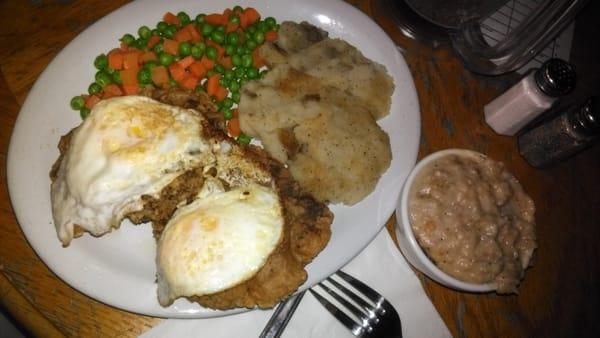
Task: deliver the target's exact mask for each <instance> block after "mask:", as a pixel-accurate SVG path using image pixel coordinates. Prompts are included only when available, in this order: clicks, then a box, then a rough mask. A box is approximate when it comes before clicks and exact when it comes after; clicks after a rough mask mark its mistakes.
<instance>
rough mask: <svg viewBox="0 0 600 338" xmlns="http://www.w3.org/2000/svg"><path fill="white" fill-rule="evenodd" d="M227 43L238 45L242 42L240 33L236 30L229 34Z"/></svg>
mask: <svg viewBox="0 0 600 338" xmlns="http://www.w3.org/2000/svg"><path fill="white" fill-rule="evenodd" d="M227 43H228V44H230V45H233V46H236V45H238V44H239V43H240V35H239V34H238V33H236V32H231V33H229V34H227Z"/></svg>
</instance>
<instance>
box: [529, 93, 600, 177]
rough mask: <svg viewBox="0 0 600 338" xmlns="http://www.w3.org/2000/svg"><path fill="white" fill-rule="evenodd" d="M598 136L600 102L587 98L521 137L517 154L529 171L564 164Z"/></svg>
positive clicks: (599, 131) (599, 130) (599, 100)
mask: <svg viewBox="0 0 600 338" xmlns="http://www.w3.org/2000/svg"><path fill="white" fill-rule="evenodd" d="M598 136H600V98H598V97H591V98H589V99H587V100H586V101H585V102H584V103H583V104H581V105H573V106H571V107H569V108H567V109H566V110H565V111H564V112H563V113H561V114H560V115H558V116H556V117H555V118H553V119H551V120H550V121H548V122H546V123H543V124H540V125H538V126H537V127H535V128H533V129H531V130H529V131H527V132H525V133H523V134H521V135H520V136H519V138H518V145H519V153H520V154H521V156H523V158H524V159H525V160H526V161H527V162H528V163H529V164H530V165H532V166H533V167H544V166H547V165H550V164H553V163H555V162H558V161H561V160H564V159H566V158H568V157H570V156H572V155H574V154H576V153H578V152H580V151H582V150H583V149H585V148H586V147H588V146H589V145H591V144H592V143H593V142H594V141H596V139H598Z"/></svg>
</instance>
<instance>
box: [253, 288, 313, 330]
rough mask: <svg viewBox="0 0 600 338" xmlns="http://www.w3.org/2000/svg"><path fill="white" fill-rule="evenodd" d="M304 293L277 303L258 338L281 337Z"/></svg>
mask: <svg viewBox="0 0 600 338" xmlns="http://www.w3.org/2000/svg"><path fill="white" fill-rule="evenodd" d="M305 292H306V291H302V292H299V293H297V294H295V295H293V296H291V297H289V298H288V299H286V300H284V301H283V302H281V303H279V305H278V306H277V308H276V309H275V311H274V312H273V315H272V316H271V319H269V322H267V325H265V328H264V329H263V331H262V332H261V334H260V336H259V338H277V337H279V336H281V334H282V333H283V330H284V329H285V327H286V326H287V324H288V322H289V321H290V318H292V315H293V314H294V312H295V311H296V308H297V307H298V304H300V301H301V300H302V297H303V296H304V293H305Z"/></svg>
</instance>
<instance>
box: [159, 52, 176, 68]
mask: <svg viewBox="0 0 600 338" xmlns="http://www.w3.org/2000/svg"><path fill="white" fill-rule="evenodd" d="M173 59H174V58H173V55H171V54H169V53H166V52H161V53H160V54H158V62H160V64H161V65H163V66H168V65H170V64H171V63H173Z"/></svg>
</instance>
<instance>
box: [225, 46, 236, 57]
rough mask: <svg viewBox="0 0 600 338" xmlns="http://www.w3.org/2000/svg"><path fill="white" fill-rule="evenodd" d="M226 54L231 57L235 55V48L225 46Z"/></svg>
mask: <svg viewBox="0 0 600 338" xmlns="http://www.w3.org/2000/svg"><path fill="white" fill-rule="evenodd" d="M225 54H227V55H229V56H231V55H234V54H235V46H232V45H227V46H225Z"/></svg>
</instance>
